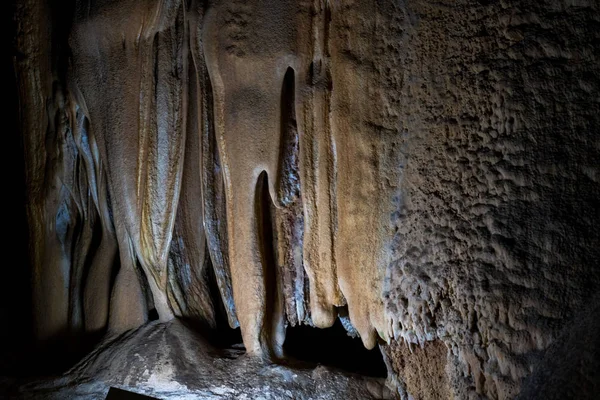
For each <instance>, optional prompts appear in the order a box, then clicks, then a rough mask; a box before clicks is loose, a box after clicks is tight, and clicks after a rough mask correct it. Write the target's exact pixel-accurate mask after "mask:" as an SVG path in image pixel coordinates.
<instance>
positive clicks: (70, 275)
mask: <svg viewBox="0 0 600 400" xmlns="http://www.w3.org/2000/svg"><path fill="white" fill-rule="evenodd" d="M15 20H16V24H17V32H16V48H17V52H18V56H17V57H15V68H16V72H17V80H18V89H19V99H20V120H21V134H22V136H23V141H24V153H25V161H26V171H25V172H26V182H27V219H28V224H29V232H30V234H29V242H30V243H29V246H30V255H31V268H32V296H33V297H32V298H33V313H34V328H35V333H36V339H37V341H38V342H39V343H53V342H54V341H56V340H59V341H61V340H67V341H72V342H73V343H79V342H80V341H83V340H84V339H86V338H97V337H101V336H104V341H103V342H102V343H104V344H106V343H117V342H114V341H111V340H113V339H114V338H116V337H121V338H124V337H129V338H133V337H134V336H131V335H133V334H132V333H131V332H138V333H136V334H135V335H137V336H135V339H131V340H132V341H131V343H133V344H132V345H131V346H136V345H137V344H136V343H138V342H139V341H140V340H142V339H143V334H140V333H139V332H146V331H147V332H150V331H152V330H155V331H156V332H165V330H167V331H168V329H175V330H176V331H177V332H181V329H183V328H181V327H180V325H179V324H180V323H179V322H177V321H172V320H173V319H174V318H177V319H184V320H186V321H190V322H191V323H192V324H196V325H198V326H201V327H202V329H203V330H205V331H206V332H215V331H217V330H218V329H223V326H224V325H226V326H228V327H230V328H237V327H238V326H239V327H240V329H241V334H242V337H243V342H244V345H245V348H246V352H247V355H248V357H249V358H248V359H249V360H253V361H247V362H249V363H254V362H259V361H257V360H262V361H261V362H267V363H270V362H280V363H281V362H285V360H286V355H285V352H284V351H283V344H284V341H285V337H286V328H289V327H294V326H298V325H310V326H314V327H316V328H328V327H331V326H332V325H333V324H334V323H335V322H336V320H338V319H340V320H341V321H342V324H343V325H344V327H345V328H346V329H347V331H348V333H349V334H351V335H357V336H359V337H360V339H361V340H362V343H363V344H364V346H366V347H367V348H374V347H376V346H379V347H380V348H381V351H382V353H383V354H384V357H385V359H386V363H387V365H388V369H389V377H388V386H389V387H390V388H391V389H392V390H393V391H394V392H396V393H397V395H398V396H399V397H401V398H411V396H412V398H414V399H437V398H439V399H442V398H472V399H476V398H490V399H509V398H514V397H515V396H517V395H518V394H519V392H520V390H521V387H525V388H526V390H529V391H530V392H527V393H535V392H536V387H538V386H539V385H543V384H542V383H540V382H544V380H543V376H544V374H543V370H544V368H546V365H547V363H544V362H543V361H542V360H544V357H549V356H548V355H545V353H546V350H547V349H549V348H550V350H549V351H551V353H549V354H559V355H561V354H562V355H564V354H565V353H567V352H566V350H564V349H563V348H557V346H560V343H563V342H564V343H571V342H573V341H576V340H577V338H575V339H572V340H571V339H560V340H558V341H557V340H556V339H557V338H559V337H560V338H565V337H568V333H565V332H567V331H568V326H569V325H568V324H569V322H568V321H573V320H574V318H575V320H577V315H580V314H579V313H580V310H581V309H583V308H586V307H585V306H586V305H587V303H590V302H591V303H590V304H598V302H597V301H596V302H593V301H591V299H592V298H593V296H594V294H595V293H597V292H598V290H599V288H600V269H599V268H598V265H599V263H600V247H598V246H597V244H598V243H599V241H600V231H599V230H598V229H597V227H598V225H599V224H600V202H599V201H598V199H599V198H600V162H599V159H600V157H599V156H600V134H599V129H600V95H599V90H600V5H599V4H598V3H597V1H594V0H573V1H562V0H543V1H538V2H530V1H525V0H501V1H485V0H457V1H429V0H381V1H375V0H369V1H366V0H365V1H352V0H311V1H308V0H271V1H267V0H248V1H247V0H211V1H202V0H186V1H180V0H148V1H144V2H141V1H136V0H95V1H92V0H72V1H69V2H66V3H65V4H62V3H61V2H57V1H51V0H20V1H18V2H17V10H16V17H15ZM589 309H590V310H592V311H590V313H593V312H596V314H590V315H597V310H598V307H593V306H589ZM586 315H587V314H586ZM586 318H587V319H586V320H587V321H592V320H593V317H590V316H589V315H588V316H587V317H586ZM150 320H158V322H153V323H151V324H148V322H149V321H150ZM161 324H162V325H161ZM586 326H587V325H586ZM590 326H591V325H590ZM140 327H141V328H140ZM166 327H171V328H166ZM161 329H162V330H161ZM590 329H591V328H590ZM125 332H130V333H127V334H125ZM186 332H187V331H186ZM582 334H583V333H582ZM119 335H121V336H119ZM122 335H129V336H122ZM190 335H191V334H190V333H185V334H184V333H181V334H177V335H175V336H177V338H175V336H173V339H168V340H173V341H180V340H184V339H181V338H182V337H186V338H187V337H190ZM565 335H567V336H565ZM111 338H113V339H111ZM165 340H167V339H165ZM168 340H167V341H168ZM185 340H187V339H185ZM190 340H191V339H190ZM586 340H588V341H591V342H593V339H592V338H589V339H586ZM169 345H170V344H169ZM552 346H554V347H552ZM565 346H571V344H565ZM584 347H585V346H579V347H577V348H578V349H579V350H578V351H580V352H581V353H585V349H584ZM108 348H109V347H107V346H105V347H102V346H101V347H100V349H103V350H102V351H108V350H106V349H108ZM115 348H118V346H115ZM198 348H199V351H201V349H202V348H203V345H198ZM177 349H178V350H179V351H184V350H185V352H189V351H192V350H190V347H185V349H183V348H177ZM97 351H100V350H97ZM111 351H112V350H111ZM115 351H116V350H115ZM106 354H111V353H110V352H109V353H106ZM131 354H133V353H131ZM102 357H104V358H102ZM132 357H133V356H132ZM144 357H145V356H144ZM110 358H111V357H107V356H105V355H103V356H101V357H100V359H104V360H106V362H109V361H108V360H109V359H110ZM200 358H202V357H200ZM546 359H547V358H546ZM128 362H130V361H127V360H121V359H119V361H118V362H117V361H115V363H116V364H115V365H117V364H119V365H121V366H123V365H127V367H126V368H134V367H132V366H131V365H129V364H127V363H128ZM202 362H204V361H202ZM202 362H200V361H198V362H196V361H193V362H190V365H191V366H192V367H194V368H195V367H199V365H201V364H202ZM244 362H246V361H244ZM94 363H95V364H94ZM94 363H91V364H90V362H89V359H88V361H84V363H83V364H80V366H79V367H78V368H76V369H75V370H72V373H77V374H79V373H82V371H84V372H85V373H86V374H88V375H91V376H96V377H98V376H99V375H101V374H102V373H104V372H99V371H101V370H102V367H101V365H99V364H98V362H97V361H94ZM92 364H93V365H94V367H93V368H91V367H89V366H90V365H92ZM252 365H254V364H252ZM257 365H258V364H257ZM570 365H571V364H570ZM572 365H576V363H574V364H572ZM192 367H190V368H192ZM114 368H118V367H117V366H115V367H114ZM123 368H125V367H123ZM243 368H245V367H243ZM256 368H259V367H256ZM573 368H575V367H573ZM73 371H74V372H73ZM215 371H216V370H215ZM251 371H257V369H251ZM138 372H140V373H142V372H143V371H138ZM132 373H134V372H132ZM188 373H191V372H189V371H188ZM252 373H254V372H252ZM215 374H216V375H215V376H217V375H218V376H221V375H219V372H215ZM583 375H584V376H587V378H581V379H580V381H578V382H580V383H578V386H577V387H576V388H575V389H574V390H575V392H572V393H578V392H577V390H578V388H583V389H582V391H581V393H588V395H589V393H593V391H590V390H592V389H590V387H591V388H594V387H595V388H597V387H598V384H597V374H596V375H593V374H592V375H586V373H583ZM340 376H341V375H340ZM530 376H531V378H530ZM594 376H595V377H596V378H594ZM106 379H108V378H106ZM140 379H141V378H140V377H139V376H137V375H136V376H135V380H136V382H140ZM219 379H221V378H219ZM303 379H304V378H303ZM307 379H308V378H307ZM340 379H350V378H340ZM356 379H359V378H356ZM528 379H529V380H528ZM350 380H352V379H350ZM108 381H110V379H108ZM526 381H527V382H528V383H527V385H525V382H526ZM111 382H113V381H111ZM180 382H181V381H180ZM186 382H189V377H187V378H186ZM306 382H308V381H306ZM306 382H305V383H304V384H308V383H306ZM130 383H132V382H130ZM133 383H134V382H133ZM133 383H132V384H133ZM119 384H121V385H123V384H124V383H123V382H120V383H119ZM349 385H350V384H349ZM536 385H538V386H536ZM586 385H587V386H586ZM589 385H592V386H589ZM593 385H596V386H593ZM192 386H193V385H192ZM197 386H198V385H197ZM238 386H239V385H238ZM242 386H243V385H242ZM342 386H343V385H342ZM198 387H200V386H198ZM352 387H354V386H352ZM357 387H358V386H357ZM363 389H364V388H360V389H356V390H357V391H356V392H353V393H355V394H354V395H356V396H363V395H365V394H364V393H367V392H360V391H361V390H363ZM231 390H236V391H238V392H236V393H238V395H239V394H240V393H242V392H243V390H242V389H241V386H240V387H237V386H236V388H233V389H231ZM240 390H241V391H240ZM353 390H354V389H353ZM378 390H379V389H378ZM586 390H587V392H586ZM248 393H250V392H248ZM278 393H279V392H278ZM307 393H308V392H307ZM311 393H312V392H311ZM314 393H318V390H317V391H316V392H314ZM327 393H329V392H327ZM339 393H340V396H341V395H342V394H341V392H339ZM348 393H350V392H348ZM359 393H363V394H359ZM369 393H371V395H373V391H372V390H371V392H369ZM524 393H525V392H524ZM163 394H164V393H163ZM230 394H231V393H230ZM226 395H227V393H223V396H224V397H226ZM273 395H274V396H278V395H279V394H278V395H275V394H273ZM332 395H333V394H332ZM354 395H350V394H348V396H354ZM380 395H381V396H384V394H383V391H381V393H380ZM207 396H208V395H207ZM307 396H309V397H310V395H307ZM319 396H322V397H323V398H326V397H327V396H326V395H324V394H323V393H321V394H319ZM374 396H375V395H374ZM386 396H387V394H386ZM591 396H593V394H592V395H591ZM267 397H268V396H267ZM375 397H376V396H375ZM590 398H592V397H590Z"/></svg>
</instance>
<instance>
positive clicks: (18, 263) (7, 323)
mask: <svg viewBox="0 0 600 400" xmlns="http://www.w3.org/2000/svg"><path fill="white" fill-rule="evenodd" d="M4 7H5V8H4V9H3V16H2V17H3V18H2V23H3V24H4V26H5V27H6V28H7V29H8V31H9V32H10V36H9V38H10V39H9V40H7V43H6V44H7V45H8V48H6V49H5V51H4V52H3V54H2V72H3V74H2V76H3V78H4V79H3V90H4V92H3V93H4V103H3V104H4V112H5V114H4V116H5V117H4V118H3V141H4V143H3V145H4V149H5V151H4V154H3V157H2V161H3V168H2V171H3V176H2V182H3V187H4V191H3V196H2V204H3V209H4V220H3V222H4V226H5V227H6V232H5V234H4V235H3V239H2V246H3V249H4V252H3V253H4V255H5V261H4V268H3V269H2V278H0V321H2V323H1V325H2V327H1V328H0V376H2V375H10V376H14V375H18V374H19V373H20V370H21V367H22V365H24V363H23V362H22V361H21V359H22V356H23V353H24V352H25V351H26V349H28V348H29V347H30V346H29V345H30V344H31V340H32V317H31V316H32V314H31V307H32V306H31V284H30V281H31V269H30V264H29V252H28V248H27V242H28V233H27V216H26V211H25V204H26V202H27V199H26V195H25V157H24V151H23V138H22V136H21V132H20V126H19V96H18V89H17V82H16V76H15V69H14V57H23V55H22V54H17V51H16V46H15V38H14V32H15V31H16V29H15V20H14V17H13V16H14V11H15V2H14V1H7V2H6V3H5V4H4Z"/></svg>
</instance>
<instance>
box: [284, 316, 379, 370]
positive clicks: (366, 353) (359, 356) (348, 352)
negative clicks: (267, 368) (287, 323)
mask: <svg viewBox="0 0 600 400" xmlns="http://www.w3.org/2000/svg"><path fill="white" fill-rule="evenodd" d="M283 350H284V352H285V354H286V355H287V356H288V357H290V358H293V359H296V360H299V361H304V362H308V363H316V364H320V365H323V366H326V367H331V368H336V369H340V370H344V371H347V372H351V373H356V374H360V375H365V376H372V377H386V376H387V370H386V367H385V362H384V361H383V356H382V354H381V351H380V350H379V348H378V347H377V346H376V347H375V348H374V349H373V350H367V349H366V348H365V347H364V346H363V344H362V341H361V340H360V338H359V337H351V336H349V335H348V333H347V331H346V330H345V329H344V326H343V325H342V323H341V322H340V320H339V319H337V320H336V321H335V323H334V324H333V326H332V327H331V328H325V329H319V328H315V327H312V326H308V325H298V326H295V327H288V329H287V332H286V338H285V343H284V345H283Z"/></svg>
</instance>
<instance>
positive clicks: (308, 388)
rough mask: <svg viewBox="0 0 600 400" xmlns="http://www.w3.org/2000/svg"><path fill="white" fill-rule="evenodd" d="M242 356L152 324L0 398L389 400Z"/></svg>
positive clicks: (367, 389) (370, 387)
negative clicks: (114, 391)
mask: <svg viewBox="0 0 600 400" xmlns="http://www.w3.org/2000/svg"><path fill="white" fill-rule="evenodd" d="M240 347H241V346H240ZM243 353H244V351H243V347H242V348H241V349H240V348H237V349H235V348H232V349H226V350H218V349H216V348H213V347H212V346H211V345H209V344H208V343H207V342H206V341H205V340H204V339H202V337H201V336H199V335H198V334H197V333H195V332H194V331H192V330H190V329H189V328H187V327H186V326H185V325H183V324H182V323H181V322H179V321H177V320H174V321H170V322H167V323H158V322H152V323H150V324H147V325H144V326H143V327H141V328H139V329H136V330H131V331H128V332H126V333H123V334H121V335H118V336H114V337H111V338H107V339H106V340H105V341H104V342H103V343H101V344H100V345H99V346H98V348H97V349H95V350H94V351H93V352H92V353H91V354H89V355H88V356H87V357H86V358H84V359H83V360H82V361H81V362H80V363H79V364H78V365H76V366H75V367H74V368H73V369H71V370H70V371H69V372H68V373H66V374H65V375H64V376H62V377H60V378H56V379H54V380H48V379H46V380H42V381H34V382H28V383H25V384H22V383H19V382H13V384H12V388H11V389H9V390H7V391H5V392H3V391H0V394H2V395H4V396H7V397H8V398H9V399H13V398H15V399H36V400H37V399H47V400H53V399H56V400H59V399H60V400H63V399H64V400H66V399H81V398H85V399H99V400H101V399H104V398H105V397H106V393H107V392H108V389H109V388H110V387H111V386H114V387H118V388H121V389H126V390H129V391H134V392H137V393H142V394H146V395H149V396H153V397H156V398H160V399H207V400H208V399H211V400H213V399H214V400H217V399H248V400H250V399H265V400H267V399H269V400H271V399H272V400H279V399H315V400H316V399H332V398H345V399H392V398H393V393H392V392H391V391H390V390H389V389H387V388H386V386H385V379H383V378H366V377H362V376H358V375H351V374H347V373H343V372H340V371H336V370H332V369H329V368H326V367H323V366H314V365H305V364H294V363H288V364H287V365H276V364H264V363H263V362H262V361H261V360H259V359H256V358H253V357H249V356H247V355H244V354H243ZM3 398H6V397H3Z"/></svg>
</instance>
